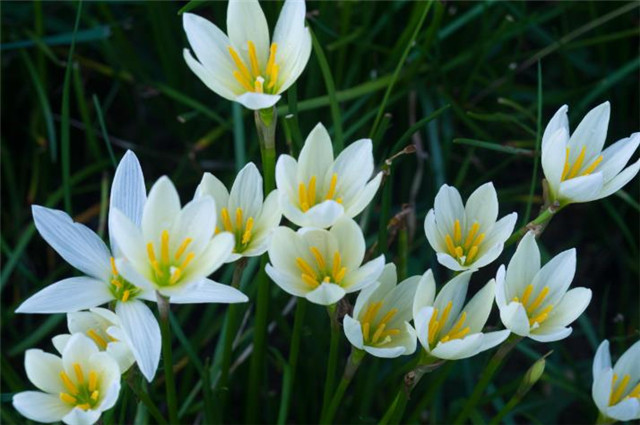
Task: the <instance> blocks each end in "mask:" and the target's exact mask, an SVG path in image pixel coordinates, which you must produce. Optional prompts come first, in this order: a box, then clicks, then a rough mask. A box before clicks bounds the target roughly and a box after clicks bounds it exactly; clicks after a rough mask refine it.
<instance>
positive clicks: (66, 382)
mask: <svg viewBox="0 0 640 425" xmlns="http://www.w3.org/2000/svg"><path fill="white" fill-rule="evenodd" d="M60 379H61V380H62V383H63V384H64V386H65V387H67V389H68V390H69V392H70V393H71V394H72V395H76V394H78V388H77V387H76V385H75V384H74V383H73V382H71V379H69V376H68V375H67V374H66V373H65V372H64V371H61V372H60Z"/></svg>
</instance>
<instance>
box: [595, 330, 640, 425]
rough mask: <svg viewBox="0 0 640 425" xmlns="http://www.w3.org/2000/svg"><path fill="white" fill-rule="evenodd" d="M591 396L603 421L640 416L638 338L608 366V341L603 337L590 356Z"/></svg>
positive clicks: (639, 347) (630, 418)
mask: <svg viewBox="0 0 640 425" xmlns="http://www.w3.org/2000/svg"><path fill="white" fill-rule="evenodd" d="M591 393H592V396H593V400H594V401H595V403H596V406H598V409H599V410H600V412H601V413H602V415H603V416H604V417H605V418H606V419H607V422H614V421H616V420H617V421H634V420H638V419H640V341H637V342H636V343H635V344H633V345H632V346H631V347H629V349H628V350H627V351H625V353H624V354H623V355H622V356H620V358H619V359H618V361H617V362H616V364H615V366H613V367H611V354H610V353H609V341H607V340H604V341H602V344H600V346H599V347H598V351H596V355H595V358H594V359H593V387H592V390H591Z"/></svg>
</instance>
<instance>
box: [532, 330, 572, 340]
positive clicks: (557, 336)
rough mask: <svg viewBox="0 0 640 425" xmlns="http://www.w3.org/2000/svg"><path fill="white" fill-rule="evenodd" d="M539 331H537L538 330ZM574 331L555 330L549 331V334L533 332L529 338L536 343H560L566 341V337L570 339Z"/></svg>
mask: <svg viewBox="0 0 640 425" xmlns="http://www.w3.org/2000/svg"><path fill="white" fill-rule="evenodd" d="M536 330H537V329H536ZM572 331H573V329H572V328H561V327H559V328H554V329H549V330H548V331H547V332H544V333H543V332H536V333H534V332H531V334H530V335H529V338H531V339H532V340H534V341H538V342H553V341H560V340H561V339H565V338H566V337H568V336H569V335H571V332H572Z"/></svg>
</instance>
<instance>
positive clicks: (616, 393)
mask: <svg viewBox="0 0 640 425" xmlns="http://www.w3.org/2000/svg"><path fill="white" fill-rule="evenodd" d="M617 378H618V377H617V375H614V379H613V382H612V383H611V387H612V388H613V387H614V385H613V384H614V383H615V381H616V380H617ZM630 379H631V376H629V375H628V374H627V375H624V376H623V377H622V379H621V380H620V383H619V384H618V385H617V386H616V387H615V390H613V391H612V392H611V397H610V398H609V406H613V405H614V404H618V402H619V401H620V399H621V398H622V394H624V390H625V389H626V388H627V385H629V380H630Z"/></svg>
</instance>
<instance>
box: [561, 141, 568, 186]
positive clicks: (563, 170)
mask: <svg viewBox="0 0 640 425" xmlns="http://www.w3.org/2000/svg"><path fill="white" fill-rule="evenodd" d="M569 152H570V149H569V148H567V151H566V154H565V155H566V156H565V160H564V168H562V178H561V179H560V180H564V179H565V178H566V177H567V173H568V172H569Z"/></svg>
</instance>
